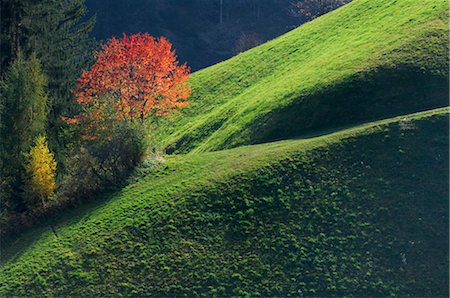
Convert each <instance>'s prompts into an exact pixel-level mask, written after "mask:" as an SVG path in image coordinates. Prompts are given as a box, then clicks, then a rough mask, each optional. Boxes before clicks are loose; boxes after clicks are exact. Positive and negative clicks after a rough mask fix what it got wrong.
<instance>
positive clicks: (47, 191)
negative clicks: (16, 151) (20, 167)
mask: <svg viewBox="0 0 450 298" xmlns="http://www.w3.org/2000/svg"><path fill="white" fill-rule="evenodd" d="M26 156H27V159H28V162H27V164H26V167H25V168H26V172H27V174H28V179H29V181H28V186H29V188H30V190H29V191H30V192H31V194H32V196H31V197H32V198H31V202H30V203H35V202H34V199H36V200H39V201H40V202H41V204H42V207H44V208H45V207H46V202H47V200H48V198H49V197H50V196H51V195H53V193H54V192H55V189H56V178H55V177H56V165H57V163H56V161H55V157H54V155H53V153H52V152H50V150H49V149H48V144H47V139H46V138H45V137H44V136H39V137H38V138H37V140H36V144H35V145H34V147H33V148H31V150H30V153H28V154H27V155H26Z"/></svg>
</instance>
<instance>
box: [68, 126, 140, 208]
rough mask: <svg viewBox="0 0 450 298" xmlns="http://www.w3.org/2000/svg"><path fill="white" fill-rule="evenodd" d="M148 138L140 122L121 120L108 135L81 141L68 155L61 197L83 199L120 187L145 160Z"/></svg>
mask: <svg viewBox="0 0 450 298" xmlns="http://www.w3.org/2000/svg"><path fill="white" fill-rule="evenodd" d="M146 140H147V138H146V134H145V129H144V127H143V126H142V125H141V124H135V123H128V124H125V123H121V124H118V125H116V126H114V128H112V129H111V131H109V133H108V134H106V133H105V134H103V135H100V136H99V137H98V138H96V139H95V140H84V141H82V142H81V143H80V144H79V145H78V146H76V147H75V148H74V149H73V150H72V154H71V156H70V157H69V158H68V161H67V169H66V172H67V173H66V175H65V176H64V178H63V181H62V186H61V192H60V193H61V196H63V197H66V198H69V199H76V200H78V201H81V200H86V199H91V198H92V197H94V196H95V195H96V194H98V193H99V192H101V191H104V190H107V189H113V188H115V187H117V185H119V184H120V183H122V182H123V181H124V180H125V179H126V178H127V176H128V174H129V173H130V172H131V170H132V169H133V168H134V167H135V166H136V165H137V164H138V163H139V162H140V161H141V160H142V158H143V156H144V154H145V151H146V148H147V142H146Z"/></svg>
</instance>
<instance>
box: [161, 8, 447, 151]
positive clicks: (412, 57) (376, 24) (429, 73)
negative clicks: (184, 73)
mask: <svg viewBox="0 0 450 298" xmlns="http://www.w3.org/2000/svg"><path fill="white" fill-rule="evenodd" d="M447 8H448V7H447V2H446V1H445V0H425V1H422V0H420V1H419V0H405V1H389V0H383V1H370V0H355V1H353V2H352V3H350V4H348V5H346V6H344V7H342V8H340V9H338V10H336V11H334V12H332V13H329V14H327V15H325V16H323V17H321V18H319V19H316V20H314V21H313V22H310V23H308V24H305V25H303V26H301V27H299V28H297V29H295V30H293V31H291V32H289V33H287V34H285V35H283V36H281V37H279V38H277V39H275V40H273V41H271V42H268V43H266V44H264V45H261V46H259V47H257V48H255V49H252V50H250V51H248V52H245V53H242V54H240V55H238V56H237V57H235V58H232V59H230V60H228V61H226V62H223V63H220V64H217V65H215V66H213V67H209V68H207V69H205V70H202V71H199V72H196V73H194V74H193V76H192V79H191V83H192V86H193V97H192V101H193V104H192V106H191V107H190V108H188V109H186V110H185V113H184V115H182V116H180V117H179V118H178V119H177V121H175V123H176V124H175V125H174V127H173V128H172V129H170V130H167V131H165V132H164V133H163V139H164V144H165V145H164V146H166V147H168V149H167V151H168V152H189V151H198V152H201V151H213V150H219V149H224V148H232V147H236V146H238V145H243V144H254V143H261V142H266V141H270V140H278V139H284V138H287V137H292V136H298V135H301V134H303V133H310V132H312V131H314V130H317V129H328V128H333V127H336V126H342V125H349V124H355V123H361V122H367V121H369V120H374V119H380V118H388V117H392V116H395V115H400V114H407V113H411V112H416V111H420V110H426V109H431V108H436V107H442V106H446V105H448V84H447V81H448V57H447V56H448V33H447Z"/></svg>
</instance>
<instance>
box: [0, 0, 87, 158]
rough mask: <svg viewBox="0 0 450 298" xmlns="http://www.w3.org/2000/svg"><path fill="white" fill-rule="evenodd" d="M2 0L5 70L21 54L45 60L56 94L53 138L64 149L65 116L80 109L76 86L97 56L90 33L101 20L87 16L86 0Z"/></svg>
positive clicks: (50, 123) (50, 122)
mask: <svg viewBox="0 0 450 298" xmlns="http://www.w3.org/2000/svg"><path fill="white" fill-rule="evenodd" d="M0 1H1V2H0V3H1V14H2V16H1V17H2V18H1V37H2V47H1V57H2V58H1V64H2V72H3V69H6V66H7V65H8V64H9V63H11V61H13V60H14V59H16V58H17V57H18V55H19V53H20V54H21V55H22V56H23V57H24V58H28V57H30V56H31V54H32V53H35V54H36V56H37V58H39V59H40V61H41V62H42V68H43V71H44V73H45V75H46V76H47V77H48V92H49V95H50V98H51V99H52V102H51V106H50V111H49V112H50V114H49V117H48V128H49V129H48V132H49V135H48V137H49V142H50V143H51V145H52V147H53V148H56V147H60V148H62V147H64V143H65V140H64V139H62V138H61V131H62V127H63V126H64V122H62V121H61V120H60V115H62V114H64V115H70V114H74V113H75V111H71V110H70V109H71V106H72V105H71V102H72V96H73V95H72V94H71V92H70V90H71V89H73V87H74V84H75V82H76V78H77V77H79V75H80V74H81V70H82V69H83V68H87V67H88V66H89V63H90V60H91V58H92V53H93V49H94V47H95V42H94V40H93V39H91V38H89V36H88V35H89V32H90V31H91V30H92V28H93V25H94V22H95V19H94V18H90V19H87V20H85V19H84V18H85V14H86V12H87V10H86V7H85V5H84V0H66V1H60V0H0ZM76 112H77V111H76ZM57 153H58V152H57ZM58 155H59V156H61V154H58Z"/></svg>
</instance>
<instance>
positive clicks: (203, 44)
mask: <svg viewBox="0 0 450 298" xmlns="http://www.w3.org/2000/svg"><path fill="white" fill-rule="evenodd" d="M291 3H292V0H190V1H179V0H133V1H122V0H87V1H86V5H87V7H88V10H89V15H90V16H92V15H96V25H95V27H94V29H93V31H92V35H93V36H94V37H95V38H96V39H97V40H105V39H107V38H109V37H111V36H113V35H116V36H120V35H121V34H122V33H123V32H125V33H136V32H148V33H149V34H151V35H153V36H161V35H164V36H166V37H168V38H169V40H170V41H171V42H172V43H173V44H174V47H175V49H176V50H177V53H178V57H179V59H180V60H181V61H183V62H187V63H188V65H189V66H190V67H191V69H192V70H194V71H195V70H198V69H201V68H204V67H207V66H210V65H212V64H215V63H217V62H220V61H223V60H225V59H228V58H230V57H232V56H234V55H235V54H237V53H239V52H241V51H244V50H247V49H248V48H250V47H252V46H255V45H257V44H259V43H263V42H265V41H267V40H270V39H273V38H275V37H277V36H279V35H281V34H283V33H285V32H287V31H289V30H292V29H293V28H295V27H297V26H298V25H300V24H301V23H303V22H304V21H305V20H306V19H305V18H304V17H302V16H298V15H297V16H296V15H294V14H293V13H291V10H292V6H291Z"/></svg>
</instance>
